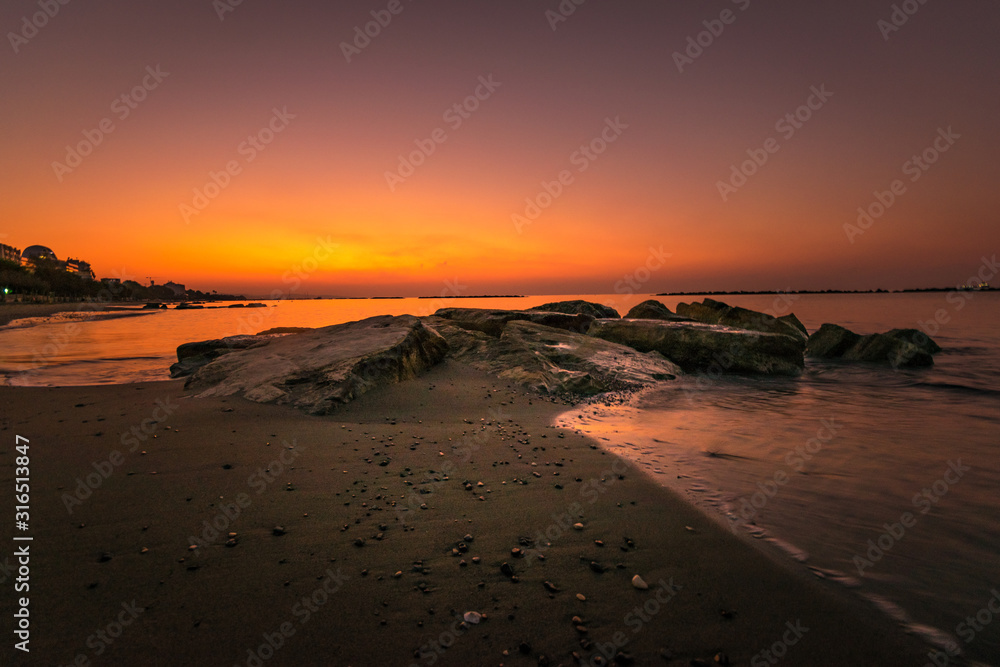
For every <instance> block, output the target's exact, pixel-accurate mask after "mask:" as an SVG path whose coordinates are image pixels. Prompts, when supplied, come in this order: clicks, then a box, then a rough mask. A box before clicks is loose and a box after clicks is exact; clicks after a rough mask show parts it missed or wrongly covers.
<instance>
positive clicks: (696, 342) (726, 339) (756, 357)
mask: <svg viewBox="0 0 1000 667" xmlns="http://www.w3.org/2000/svg"><path fill="white" fill-rule="evenodd" d="M589 333H590V335H591V336H595V337H597V338H603V339H604V340H608V341H612V342H615V343H621V344H622V345H628V346H630V347H633V348H635V349H637V350H639V351H640V352H654V351H655V352H659V353H660V354H662V355H663V356H664V357H666V358H667V359H669V360H670V361H673V362H674V363H676V364H677V365H678V366H680V367H681V368H682V369H683V370H684V371H685V372H687V373H698V372H711V373H718V372H726V373H749V374H764V375H793V376H794V375H799V374H800V373H801V372H802V369H803V368H804V367H805V361H804V359H803V354H802V353H803V347H804V346H803V344H802V342H801V340H796V339H794V338H792V337H791V336H785V335H781V334H773V333H764V332H759V331H748V330H746V329H734V328H731V327H724V326H719V325H710V324H702V323H700V322H657V321H653V320H629V319H625V320H620V321H618V320H596V321H595V322H594V324H592V325H591V327H590V332H589Z"/></svg>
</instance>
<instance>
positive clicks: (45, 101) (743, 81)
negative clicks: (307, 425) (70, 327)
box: [0, 0, 1000, 296]
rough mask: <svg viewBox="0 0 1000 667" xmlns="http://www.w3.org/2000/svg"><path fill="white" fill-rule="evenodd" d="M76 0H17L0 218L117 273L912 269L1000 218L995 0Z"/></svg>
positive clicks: (325, 278)
mask: <svg viewBox="0 0 1000 667" xmlns="http://www.w3.org/2000/svg"><path fill="white" fill-rule="evenodd" d="M63 1H65V0H34V1H29V0H8V1H7V2H5V3H3V7H2V9H0V31H2V32H3V33H4V35H5V38H4V40H3V43H2V44H0V90H2V91H3V92H2V95H0V132H2V135H3V142H2V147H3V150H2V151H0V188H2V189H0V242H2V243H7V244H9V245H13V246H15V247H18V248H24V247H26V246H29V245H33V244H40V245H45V246H48V247H50V248H52V249H53V250H54V251H55V253H56V254H57V255H58V256H59V257H60V258H61V259H65V258H67V257H74V258H80V259H83V260H86V261H88V262H90V263H91V264H92V265H93V267H94V270H95V271H96V273H97V275H98V277H127V278H131V279H134V280H138V281H139V282H142V283H148V282H149V280H150V279H152V280H155V281H156V282H158V283H163V282H166V281H168V280H173V281H175V282H179V283H184V284H186V285H187V286H188V287H191V288H195V289H201V290H211V289H216V290H219V291H220V292H221V291H238V292H242V293H246V294H248V295H249V294H254V295H268V294H275V295H277V294H281V295H284V296H305V295H342V296H363V295H386V294H397V295H408V296H409V295H442V294H446V295H459V294H466V295H473V294H490V293H493V294H515V293H516V294H588V293H605V294H606V293H615V292H633V291H634V292H637V293H657V292H670V291H696V290H748V291H749V290H785V289H831V288H839V289H869V288H871V289H874V288H887V289H898V288H909V287H930V286H949V285H955V284H957V283H961V282H964V281H965V280H967V279H968V278H969V277H970V276H972V275H974V274H975V273H976V272H977V270H978V269H979V267H980V265H981V264H982V263H983V257H986V258H989V257H991V256H992V255H993V254H994V253H996V251H997V246H998V241H1000V225H998V224H997V221H998V220H997V217H998V215H997V211H998V203H1000V202H998V199H1000V194H998V193H1000V188H998V187H997V186H996V183H995V180H996V175H997V173H998V169H997V163H996V160H997V156H998V155H1000V125H998V123H997V121H996V119H997V111H998V107H1000V68H998V67H997V64H998V63H1000V41H998V40H997V39H996V33H997V26H998V23H1000V5H998V4H997V3H995V2H992V1H991V0H957V1H953V2H948V3H945V2H941V1H935V0H925V2H924V3H923V4H921V3H920V2H918V1H917V0H906V1H905V2H897V3H893V2H888V1H886V2H880V1H874V2H873V1H871V0H845V1H843V2H836V3H802V2H792V1H790V0H789V1H782V2H778V1H772V2H764V1H763V0H714V1H704V0H699V1H695V0H680V1H677V2H673V1H672V2H649V1H642V2H639V1H636V2H629V1H627V0H621V1H619V2H610V1H602V0H575V1H574V0H564V1H563V2H560V1H559V0H507V1H505V2H484V1H482V0H465V1H464V2H458V1H452V0H341V1H339V2H336V3H326V2H319V1H314V2H305V1H304V0H285V1H283V2H280V3H279V2H276V1H273V2H268V1H267V0H242V1H241V2H240V1H239V0H214V1H213V0H178V1H177V2H173V3H169V4H168V3H163V2H153V1H151V0H127V1H126V0H104V1H102V2H100V3H88V2H82V1H80V0H68V1H67V2H65V4H61V3H62V2H63ZM46 11H47V12H48V13H47V14H46ZM366 33H367V34H366Z"/></svg>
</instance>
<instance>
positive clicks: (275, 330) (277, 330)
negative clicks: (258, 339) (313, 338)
mask: <svg viewBox="0 0 1000 667" xmlns="http://www.w3.org/2000/svg"><path fill="white" fill-rule="evenodd" d="M312 330H313V328H312V327H272V328H271V329H265V330H264V331H261V332H259V333H258V334H257V335H258V336H274V335H276V334H297V333H302V332H303V331H312Z"/></svg>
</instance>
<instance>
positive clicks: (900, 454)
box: [0, 291, 1000, 666]
mask: <svg viewBox="0 0 1000 667" xmlns="http://www.w3.org/2000/svg"><path fill="white" fill-rule="evenodd" d="M647 298H651V297H650V296H649V295H640V294H630V295H622V294H597V295H556V296H530V297H510V298H507V297H504V298H489V299H485V298H484V299H476V298H468V299H445V298H441V299H410V298H406V299H322V300H287V301H279V302H266V304H267V306H268V307H266V308H251V309H248V308H233V309H229V308H222V309H204V310H186V311H185V310H179V311H178V310H172V309H171V310H166V311H162V310H161V311H141V310H134V311H111V312H103V313H94V312H87V311H78V312H71V313H62V314H57V315H54V316H51V317H44V318H32V319H23V320H15V321H14V322H12V323H11V324H9V325H7V326H5V327H0V384H7V385H18V386H66V385H93V384H109V383H127V382H136V381H152V380H166V379H168V378H169V375H168V370H167V369H168V368H169V366H170V364H171V363H173V362H174V361H175V360H176V357H175V350H176V348H177V346H178V345H180V344H182V343H185V342H189V341H195V340H206V339H211V338H221V337H224V336H230V335H237V334H247V333H256V332H259V331H262V330H265V329H270V328H273V327H284V326H304V327H318V326H326V325H331V324H338V323H341V322H348V321H353V320H358V319H363V318H365V317H369V316H373V315H381V314H393V315H398V314H404V313H408V314H412V315H429V314H431V313H433V312H434V311H435V310H437V309H438V308H442V307H451V306H455V307H480V308H528V307H531V306H536V305H540V304H542V303H546V302H549V301H561V300H568V299H586V300H588V301H594V302H598V303H604V304H607V305H610V306H613V307H615V308H616V309H618V311H619V312H621V313H625V312H626V311H627V310H628V309H629V308H631V307H632V306H633V305H635V304H636V303H638V302H640V301H643V300H645V299H647ZM655 298H657V299H658V300H660V301H661V302H663V303H664V304H665V305H666V306H668V307H669V308H671V309H673V308H675V307H676V305H677V303H678V302H680V301H692V300H700V299H701V298H702V297H701V296H697V295H693V296H684V297H677V296H664V297H655ZM713 298H716V299H718V300H722V301H725V302H726V303H729V304H731V305H736V306H743V307H745V308H751V309H754V310H760V311H765V312H769V313H771V314H774V315H779V316H780V315H784V314H787V313H790V312H794V313H795V315H796V316H797V317H798V318H799V319H800V320H801V321H802V322H803V323H804V324H805V326H806V327H807V328H808V329H809V331H814V330H816V329H818V328H819V327H820V325H822V324H823V323H825V322H833V323H836V324H840V325H842V326H845V327H847V328H849V329H851V330H853V331H856V332H859V333H872V332H879V331H886V330H888V329H892V328H901V327H913V328H920V329H922V330H923V331H925V332H926V333H928V334H929V335H931V337H932V338H933V339H934V340H935V341H937V343H938V344H939V345H940V346H941V347H942V348H943V349H942V351H941V352H940V353H938V354H937V355H936V356H935V364H934V366H933V367H931V368H922V369H893V368H891V367H887V366H873V365H863V364H849V363H843V362H835V361H819V360H813V359H809V360H807V362H806V369H805V372H804V373H803V374H802V375H801V376H799V377H795V378H766V377H747V376H732V375H718V374H713V375H686V376H683V377H681V378H679V379H678V380H677V381H674V382H668V383H664V384H662V385H660V386H658V387H654V388H651V389H648V390H644V391H641V392H638V393H637V394H635V395H633V396H631V397H630V398H629V400H627V401H626V402H624V403H621V402H620V401H608V402H600V401H595V402H590V403H585V404H580V405H576V406H574V407H573V408H572V409H569V410H568V411H567V412H565V413H564V414H562V415H560V416H559V417H558V419H557V423H558V424H559V425H561V426H564V427H566V428H572V429H576V430H579V431H581V432H583V433H586V434H589V435H590V436H592V437H593V438H595V439H597V440H598V441H599V442H601V444H602V445H603V446H604V447H605V448H607V449H609V450H611V451H613V452H615V453H617V454H619V455H621V456H623V457H625V458H627V459H628V460H629V461H631V462H632V463H633V464H634V465H635V466H636V467H638V468H641V469H642V470H644V471H646V472H647V473H649V474H650V475H651V476H652V477H653V478H655V479H656V480H658V481H659V482H660V483H661V484H663V485H665V486H667V487H669V488H671V489H673V490H674V491H675V492H676V493H678V494H680V495H681V496H682V497H684V498H685V499H687V500H688V501H689V502H691V503H693V504H694V505H696V506H697V507H699V508H700V509H702V510H703V511H704V512H705V513H706V514H707V515H708V516H710V517H712V518H713V519H714V520H716V521H719V522H720V523H722V524H723V525H724V526H726V527H727V528H728V529H729V530H731V531H732V532H733V533H734V534H736V535H738V536H739V537H740V539H744V540H748V541H752V542H755V543H756V544H758V545H759V546H760V548H762V549H764V550H766V551H768V552H770V553H772V554H773V555H774V556H775V557H776V558H779V559H781V560H784V561H785V562H786V564H787V565H788V566H789V567H792V568H799V569H802V570H803V571H806V572H808V573H811V575H813V576H816V577H820V578H823V579H825V580H827V581H828V582H829V585H830V586H835V587H842V588H844V589H846V590H847V591H849V593H848V594H856V595H859V596H861V597H863V598H864V599H865V600H867V601H868V602H869V603H870V604H872V605H875V606H877V607H878V608H879V609H881V610H882V611H884V612H885V613H886V614H889V615H891V616H892V617H893V618H895V619H896V620H897V621H898V622H899V624H900V625H901V626H902V628H903V629H904V630H905V631H908V632H913V633H919V634H921V635H923V636H924V637H925V638H927V639H928V640H929V641H931V642H932V643H934V644H935V645H937V646H938V647H940V648H939V651H940V652H939V653H937V654H934V655H929V656H928V661H927V664H931V665H933V664H937V665H941V664H962V663H961V661H964V660H968V661H971V662H972V663H973V664H981V665H995V666H996V665H1000V293H998V292H995V291H962V292H957V291H956V292H951V293H946V292H925V293H876V294H802V295H797V294H781V295H735V296H718V297H713ZM224 305H225V304H224ZM761 604H764V605H766V604H767V602H766V600H762V601H761ZM956 651H960V656H955V655H954V653H955V652H956ZM949 654H951V655H949Z"/></svg>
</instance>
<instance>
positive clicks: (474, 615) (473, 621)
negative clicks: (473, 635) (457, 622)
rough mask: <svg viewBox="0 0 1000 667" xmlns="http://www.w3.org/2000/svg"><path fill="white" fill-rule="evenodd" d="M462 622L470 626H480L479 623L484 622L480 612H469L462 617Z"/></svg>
mask: <svg viewBox="0 0 1000 667" xmlns="http://www.w3.org/2000/svg"><path fill="white" fill-rule="evenodd" d="M462 620H464V621H465V622H466V623H468V624H469V625H479V622H480V621H481V620H483V615H482V614H480V613H479V612H478V611H467V612H465V614H463V615H462Z"/></svg>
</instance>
